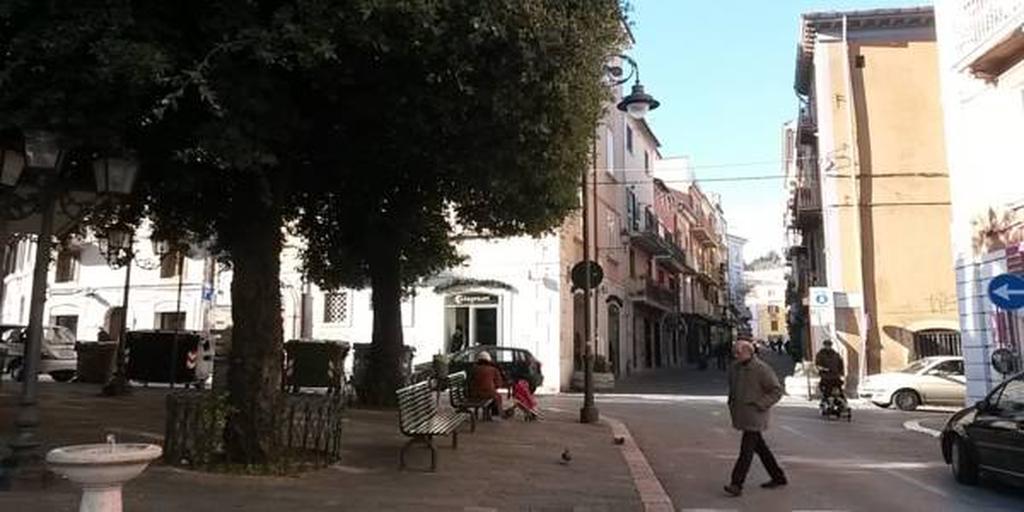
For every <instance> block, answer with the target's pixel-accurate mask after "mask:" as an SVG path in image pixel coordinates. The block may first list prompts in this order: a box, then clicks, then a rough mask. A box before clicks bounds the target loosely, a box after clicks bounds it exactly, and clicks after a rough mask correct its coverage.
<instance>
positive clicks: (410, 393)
mask: <svg viewBox="0 0 1024 512" xmlns="http://www.w3.org/2000/svg"><path fill="white" fill-rule="evenodd" d="M395 394H396V395H397V396H398V426H399V429H400V430H401V431H402V434H404V435H406V436H408V437H410V438H411V439H409V441H408V442H407V443H405V445H404V446H402V451H401V452H399V455H398V464H399V468H403V469H404V468H405V452H406V450H408V449H409V447H410V446H412V445H413V444H415V443H422V444H425V445H426V446H427V448H430V470H431V471H436V470H437V448H435V447H434V441H433V439H434V437H435V436H445V435H448V434H451V436H452V449H458V448H459V432H458V428H459V426H460V425H462V424H463V423H464V422H465V421H466V416H468V415H467V414H466V413H463V412H451V413H442V412H439V411H438V410H437V397H436V396H435V394H434V392H433V391H432V390H431V389H430V383H428V382H420V383H418V384H413V385H411V386H408V387H404V388H402V389H399V390H398V391H396V392H395Z"/></svg>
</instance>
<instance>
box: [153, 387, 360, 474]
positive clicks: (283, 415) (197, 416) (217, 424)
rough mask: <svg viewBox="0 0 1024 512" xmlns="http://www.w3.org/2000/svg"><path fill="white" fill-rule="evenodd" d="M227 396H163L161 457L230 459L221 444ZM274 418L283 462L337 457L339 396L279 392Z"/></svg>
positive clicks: (182, 461)
mask: <svg viewBox="0 0 1024 512" xmlns="http://www.w3.org/2000/svg"><path fill="white" fill-rule="evenodd" d="M226 397H227V395H226V394H224V393H214V392H208V391H179V392H175V393H171V394H169V395H167V425H166V433H165V439H164V460H165V461H166V463H167V464H170V465H175V466H188V467H204V466H209V465H211V464H216V463H229V464H230V463H231V461H230V460H228V459H227V454H226V451H225V447H224V427H225V425H226V424H227V417H228V413H229V412H230V408H229V407H228V405H227V398H226ZM275 410H276V411H277V412H276V414H275V417H274V418H272V420H273V424H274V425H276V427H277V428H276V429H275V430H276V432H278V437H277V439H276V442H277V446H276V449H277V450H278V452H279V453H280V454H281V455H282V460H283V461H284V462H285V463H286V464H299V465H312V466H313V467H322V466H326V465H328V464H331V463H333V462H336V461H338V460H339V459H340V457H341V428H342V417H343V416H344V412H345V402H344V399H343V397H341V396H339V395H337V394H333V395H317V394H309V393H297V394H288V395H282V396H281V397H280V402H279V404H278V406H277V407H275Z"/></svg>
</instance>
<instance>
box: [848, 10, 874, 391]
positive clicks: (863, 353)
mask: <svg viewBox="0 0 1024 512" xmlns="http://www.w3.org/2000/svg"><path fill="white" fill-rule="evenodd" d="M843 57H844V60H845V62H844V65H843V76H844V77H845V86H846V115H847V117H846V119H847V122H848V126H849V139H848V140H847V146H848V147H849V149H850V164H851V165H850V179H851V180H853V190H854V198H853V200H854V204H853V206H854V212H855V215H854V221H855V225H856V227H857V260H856V261H858V262H860V264H859V265H858V267H857V273H858V274H859V277H860V279H859V281H860V295H861V307H860V313H859V314H858V318H857V323H858V324H859V326H860V328H861V329H862V330H863V333H862V336H861V350H860V351H859V352H860V354H859V357H858V375H857V384H858V385H859V384H860V382H862V381H863V380H864V377H865V376H866V375H867V367H866V366H867V352H868V346H869V342H870V341H871V331H870V329H869V328H868V325H867V314H866V313H867V311H866V310H867V306H868V303H867V297H866V294H867V288H868V287H867V284H866V283H865V282H864V232H863V228H862V227H861V217H862V216H863V211H862V210H863V205H862V200H861V199H862V198H861V191H860V180H859V179H858V178H859V176H860V149H859V148H860V146H859V144H858V143H857V123H856V117H855V115H856V111H855V109H854V88H853V76H852V72H851V71H850V66H852V65H853V62H854V60H853V59H852V57H853V56H852V55H851V54H850V40H849V38H848V18H847V16H846V15H843ZM879 343H881V340H879ZM879 366H881V353H879Z"/></svg>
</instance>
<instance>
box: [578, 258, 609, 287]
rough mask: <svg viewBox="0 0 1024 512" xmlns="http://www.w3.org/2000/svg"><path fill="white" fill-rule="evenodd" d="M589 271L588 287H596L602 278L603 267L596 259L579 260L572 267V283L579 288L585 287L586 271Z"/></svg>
mask: <svg viewBox="0 0 1024 512" xmlns="http://www.w3.org/2000/svg"><path fill="white" fill-rule="evenodd" d="M588 271H589V273H590V288H591V289H593V288H596V287H597V285H599V284H601V280H602V279H604V269H602V268H601V265H599V264H598V263H597V262H596V261H581V262H579V263H577V264H575V265H573V267H572V284H573V286H575V287H576V288H579V289H581V290H586V289H587V273H588Z"/></svg>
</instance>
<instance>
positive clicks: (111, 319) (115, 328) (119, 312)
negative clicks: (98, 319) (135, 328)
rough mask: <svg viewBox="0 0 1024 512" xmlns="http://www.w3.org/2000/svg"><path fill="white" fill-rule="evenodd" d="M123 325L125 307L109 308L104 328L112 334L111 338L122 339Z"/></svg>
mask: <svg viewBox="0 0 1024 512" xmlns="http://www.w3.org/2000/svg"><path fill="white" fill-rule="evenodd" d="M122 325H124V307H122V306H113V307H111V308H110V309H108V310H107V315H106V319H105V322H104V326H103V329H104V330H105V331H107V333H108V334H110V339H112V340H120V339H121V326H122Z"/></svg>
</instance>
